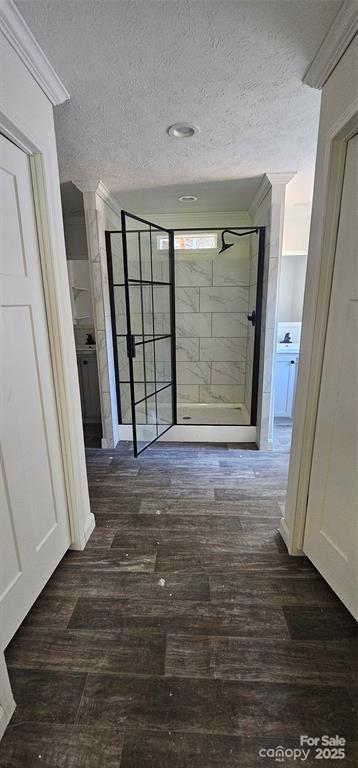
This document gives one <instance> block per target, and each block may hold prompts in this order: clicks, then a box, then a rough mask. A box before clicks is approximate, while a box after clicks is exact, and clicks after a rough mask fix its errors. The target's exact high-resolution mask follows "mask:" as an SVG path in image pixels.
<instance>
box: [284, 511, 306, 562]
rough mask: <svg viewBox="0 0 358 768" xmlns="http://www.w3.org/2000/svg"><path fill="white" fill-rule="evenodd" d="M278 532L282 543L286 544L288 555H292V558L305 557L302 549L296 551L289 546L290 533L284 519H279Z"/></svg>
mask: <svg viewBox="0 0 358 768" xmlns="http://www.w3.org/2000/svg"><path fill="white" fill-rule="evenodd" d="M278 530H279V533H280V535H281V537H282V539H283V540H284V542H285V544H286V547H287V551H288V554H289V555H293V557H306V555H305V553H304V551H303V549H297V548H296V547H292V546H291V544H290V541H291V536H290V531H289V528H288V525H287V522H286V520H285V518H284V517H281V520H280V527H279V529H278Z"/></svg>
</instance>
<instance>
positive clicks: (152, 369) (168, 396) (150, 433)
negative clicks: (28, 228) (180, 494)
mask: <svg viewBox="0 0 358 768" xmlns="http://www.w3.org/2000/svg"><path fill="white" fill-rule="evenodd" d="M118 235H121V240H119V239H118ZM107 257H108V258H107V261H108V275H109V289H110V299H111V313H112V330H113V345H114V353H115V367H116V379H117V393H118V395H117V396H118V401H119V402H120V408H121V413H119V414H118V415H119V420H120V421H121V422H122V423H131V424H132V428H133V447H134V455H135V456H138V455H139V454H140V453H141V452H142V451H143V450H145V448H147V447H148V446H149V445H150V444H151V443H152V442H154V441H155V440H157V439H158V437H160V435H162V434H163V433H164V432H166V431H167V430H168V429H169V428H170V427H171V426H172V425H173V424H175V423H176V375H175V328H174V317H175V313H174V236H173V232H172V231H171V230H167V229H162V228H161V227H158V226H156V225H155V224H153V223H151V222H148V221H145V220H144V219H141V218H138V217H137V216H134V215H132V214H129V213H126V212H125V211H122V230H121V233H116V232H107Z"/></svg>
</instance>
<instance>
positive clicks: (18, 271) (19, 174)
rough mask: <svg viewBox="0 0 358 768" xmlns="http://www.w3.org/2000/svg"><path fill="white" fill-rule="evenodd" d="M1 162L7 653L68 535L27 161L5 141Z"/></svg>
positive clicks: (2, 575) (0, 422)
mask: <svg viewBox="0 0 358 768" xmlns="http://www.w3.org/2000/svg"><path fill="white" fill-rule="evenodd" d="M0 154H1V161H0V188H1V192H2V194H3V195H5V197H4V196H2V206H1V218H0V241H1V260H0V303H1V315H0V350H1V351H0V367H1V406H0V430H1V431H0V437H1V473H0V483H1V488H0V494H1V497H2V500H3V503H2V505H1V531H2V536H1V553H0V554H1V564H2V566H3V565H4V567H2V568H1V571H0V627H1V637H0V641H1V647H2V648H4V647H5V646H6V645H7V643H8V642H9V640H10V639H11V637H12V635H13V634H14V632H15V631H16V630H17V628H18V626H19V625H20V623H21V621H22V620H23V618H24V617H25V615H26V613H27V612H28V610H29V609H30V607H31V605H32V604H33V602H34V601H35V600H36V598H37V596H38V595H39V593H40V591H41V589H42V588H43V587H44V585H45V583H46V581H47V580H48V579H49V577H50V575H51V573H52V572H53V570H54V569H55V568H56V566H57V564H58V562H59V560H60V559H61V558H62V557H63V555H64V553H65V551H66V549H67V548H68V546H69V543H70V533H69V523H68V513H67V499H66V493H65V485H64V477H63V466H62V457H61V448H60V440H59V431H58V422H57V411H56V402H55V393H54V385H53V374H52V367H51V357H50V349H49V342H48V329H47V321H46V313H45V306H44V297H43V286H42V276H41V268H40V260H39V253H38V246H37V233H36V223H35V216H34V208H33V199H32V187H31V178H30V169H29V162H28V158H27V156H26V155H25V154H24V153H23V152H22V151H21V150H19V149H18V148H17V147H15V146H14V145H13V144H12V143H11V142H9V141H7V139H5V138H4V137H0ZM3 202H4V206H3Z"/></svg>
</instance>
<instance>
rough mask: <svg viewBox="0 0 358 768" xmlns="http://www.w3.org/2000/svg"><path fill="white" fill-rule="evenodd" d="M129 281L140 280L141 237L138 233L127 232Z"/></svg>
mask: <svg viewBox="0 0 358 768" xmlns="http://www.w3.org/2000/svg"><path fill="white" fill-rule="evenodd" d="M127 259H128V279H129V280H139V276H140V272H139V237H138V234H137V232H127Z"/></svg>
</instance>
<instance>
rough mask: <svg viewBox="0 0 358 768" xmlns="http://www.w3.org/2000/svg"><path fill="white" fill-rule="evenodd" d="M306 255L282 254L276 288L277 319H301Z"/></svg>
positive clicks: (295, 320) (280, 320)
mask: <svg viewBox="0 0 358 768" xmlns="http://www.w3.org/2000/svg"><path fill="white" fill-rule="evenodd" d="M306 268H307V255H306V254H297V255H296V254H295V255H291V254H283V255H282V258H281V269H280V280H279V289H278V321H279V322H284V321H288V322H290V321H291V322H295V323H299V322H300V321H301V320H302V312H303V297H304V292H305V282H306Z"/></svg>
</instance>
